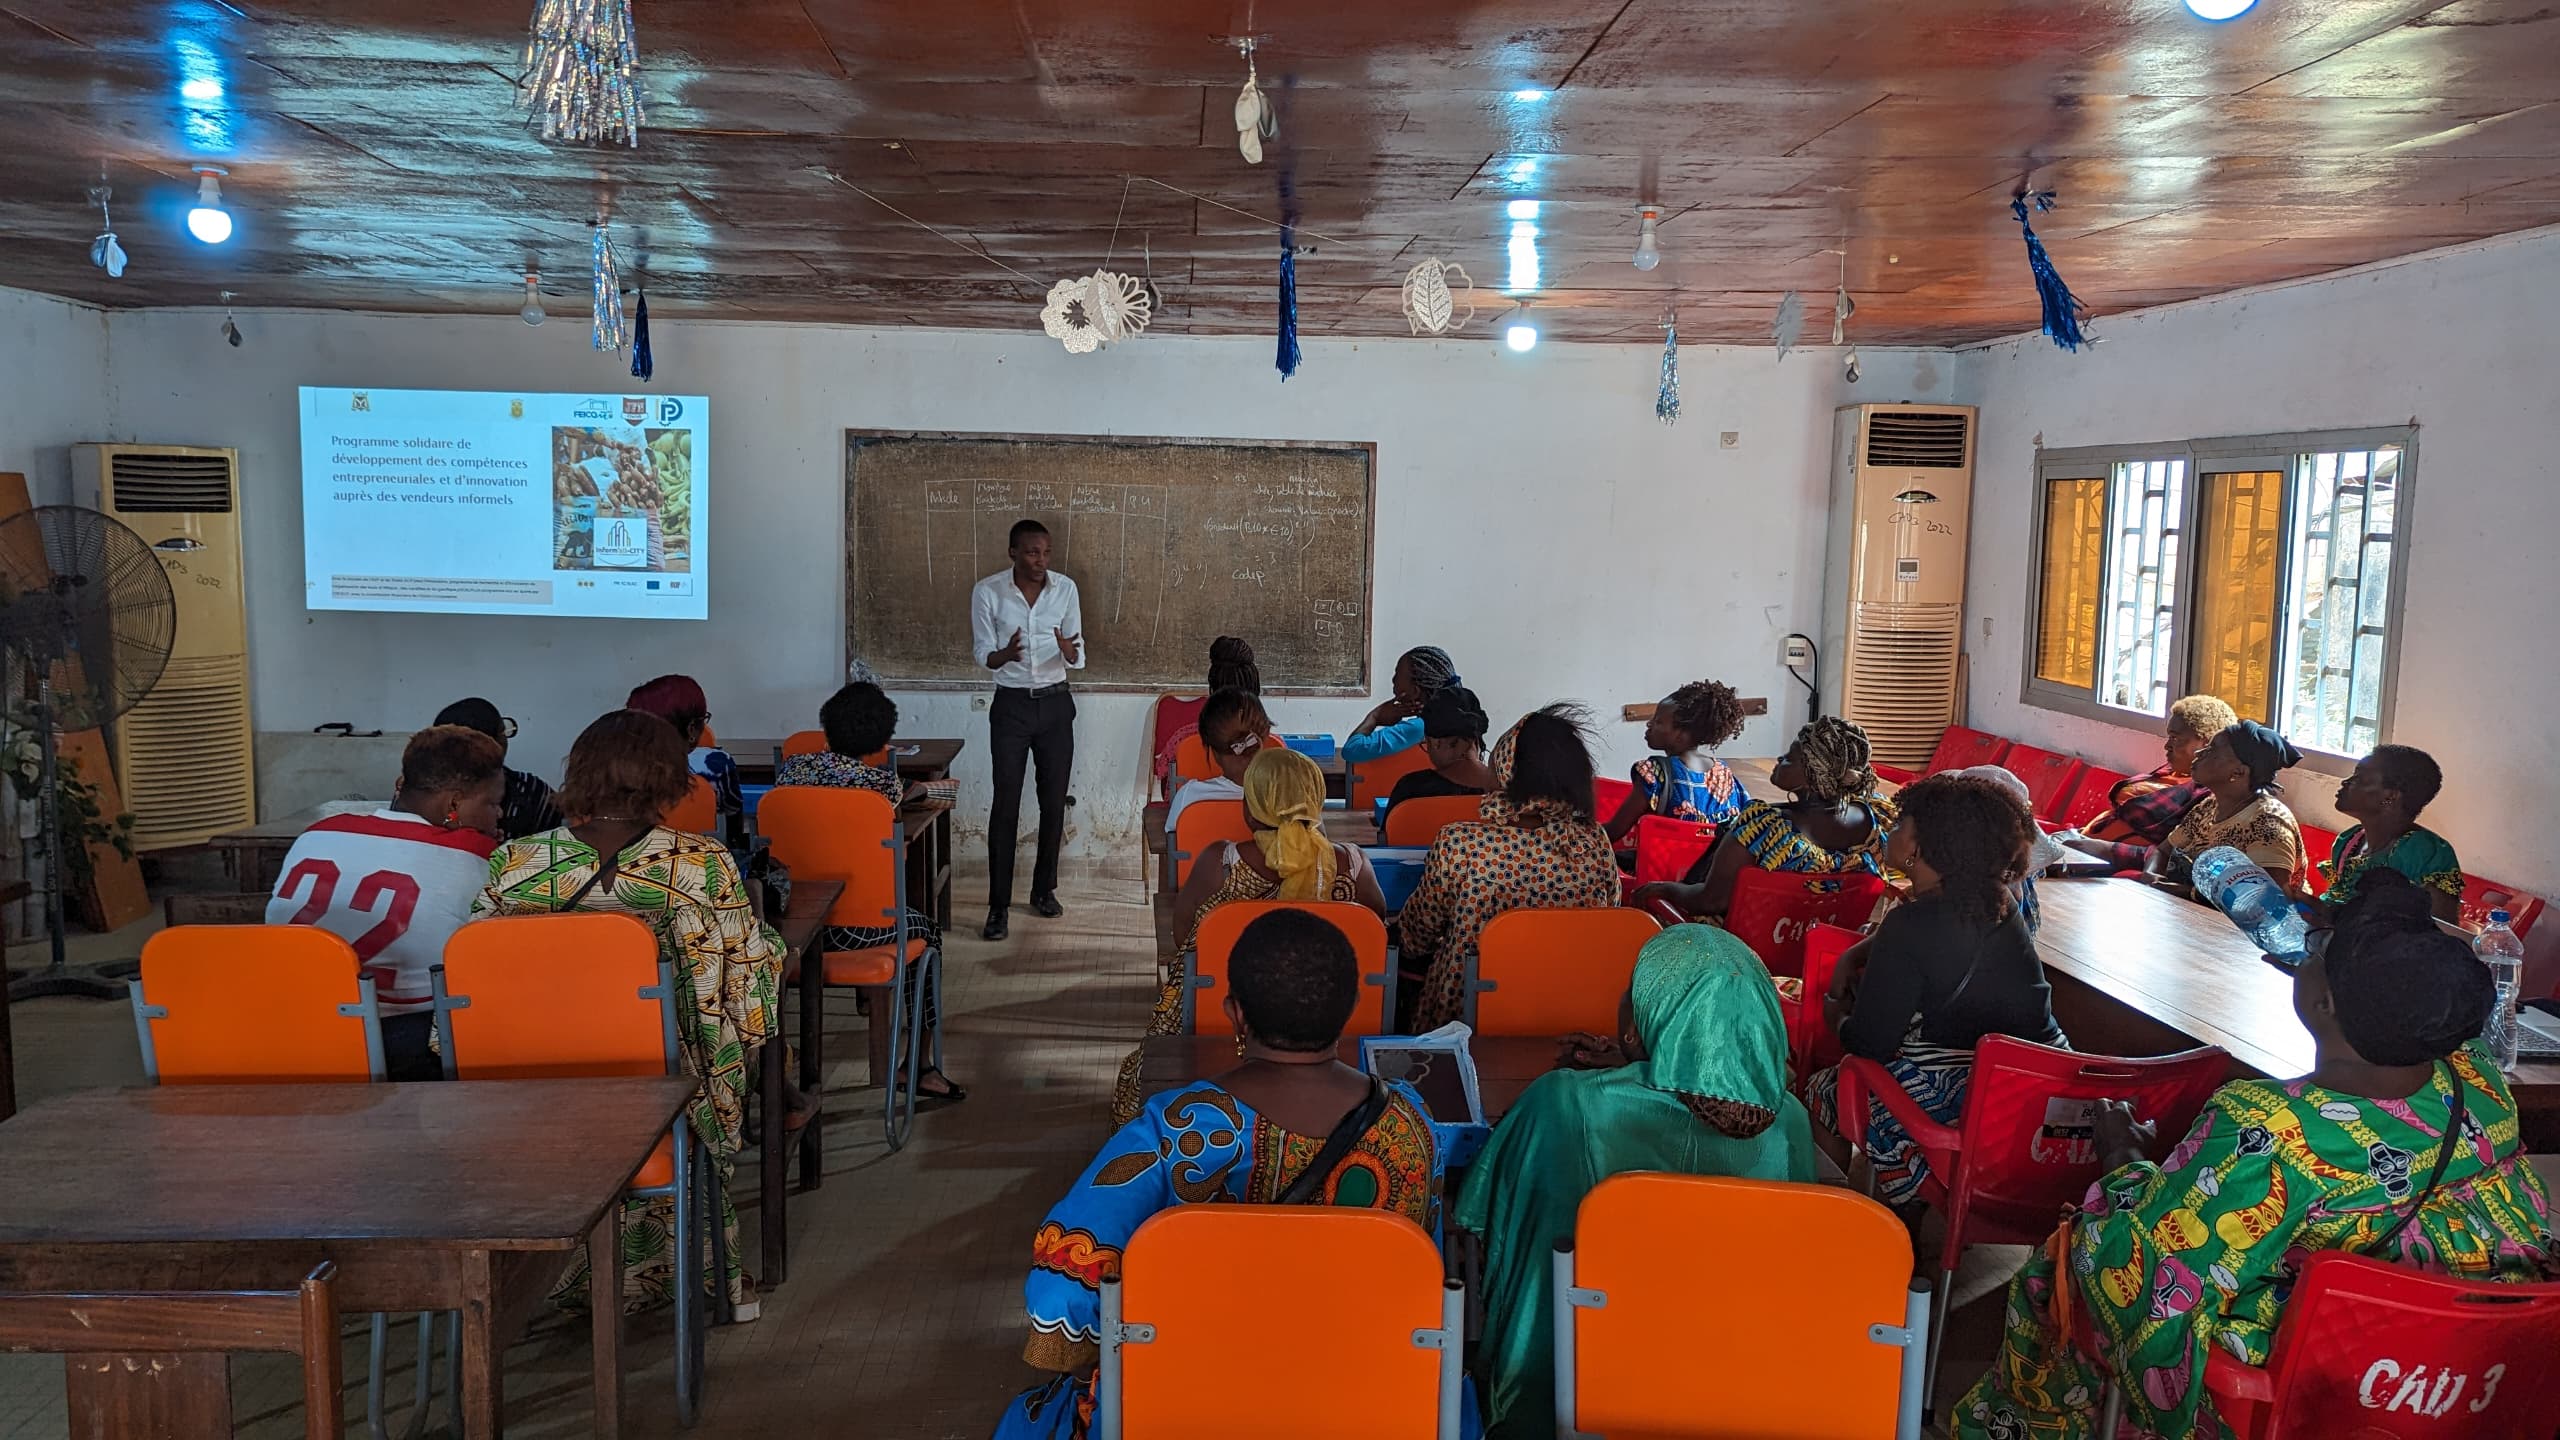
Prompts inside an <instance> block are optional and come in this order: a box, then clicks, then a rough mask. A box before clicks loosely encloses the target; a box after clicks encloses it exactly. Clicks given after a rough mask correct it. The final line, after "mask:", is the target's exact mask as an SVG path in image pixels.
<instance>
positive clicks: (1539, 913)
mask: <svg viewBox="0 0 2560 1440" xmlns="http://www.w3.org/2000/svg"><path fill="white" fill-rule="evenodd" d="M1661 933H1662V923H1661V922H1660V921H1658V920H1656V919H1655V918H1654V917H1653V916H1651V915H1650V914H1647V913H1646V912H1644V911H1642V910H1629V909H1625V908H1622V907H1621V908H1612V909H1606V910H1593V909H1535V910H1505V911H1504V912H1502V913H1501V914H1499V915H1496V916H1495V917H1493V921H1492V923H1491V924H1488V925H1487V926H1485V927H1484V933H1483V934H1482V935H1480V936H1478V937H1477V939H1476V962H1475V963H1476V973H1475V977H1474V983H1473V984H1472V985H1471V986H1470V987H1469V990H1468V999H1469V1001H1470V1004H1469V1009H1470V1011H1471V1012H1472V1013H1470V1014H1469V1015H1468V1016H1467V1017H1466V1019H1467V1023H1468V1024H1470V1025H1473V1026H1474V1027H1475V1029H1476V1033H1477V1034H1479V1035H1563V1034H1568V1033H1570V1032H1573V1031H1577V1030H1579V1031H1587V1032H1589V1033H1591V1034H1594V1035H1607V1034H1610V1033H1611V1032H1613V1031H1615V1030H1616V1029H1617V1028H1618V1000H1619V998H1620V997H1622V996H1624V995H1625V994H1626V993H1627V982H1628V981H1630V980H1632V979H1634V978H1635V973H1636V955H1637V953H1638V952H1639V951H1641V950H1643V949H1644V947H1645V945H1646V944H1647V943H1648V942H1650V941H1651V940H1652V939H1653V937H1655V936H1656V935H1659V934H1661Z"/></svg>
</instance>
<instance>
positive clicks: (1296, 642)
mask: <svg viewBox="0 0 2560 1440" xmlns="http://www.w3.org/2000/svg"><path fill="white" fill-rule="evenodd" d="M1376 473H1377V450H1376V447H1375V446H1372V445H1367V444H1358V443H1334V442H1311V441H1269V440H1174V439H1155V438H1144V437H1131V436H1063V435H962V434H952V433H949V432H888V431H877V430H850V431H847V432H846V435H845V589H846V604H845V641H846V648H847V652H848V654H850V655H853V656H856V657H859V658H861V659H863V660H866V661H868V662H869V663H870V665H871V667H872V668H873V669H874V670H877V671H878V672H879V673H880V675H881V677H882V678H883V679H884V680H886V681H887V682H889V683H890V684H892V685H897V686H905V687H909V688H916V689H969V688H977V687H982V686H985V685H987V684H988V683H990V682H989V680H988V678H987V672H986V670H985V668H984V667H983V666H982V665H980V664H979V663H978V662H977V660H976V659H975V658H974V657H973V656H972V655H971V654H970V636H969V590H970V587H971V586H973V585H975V584H976V583H977V582H978V581H979V580H980V579H982V578H984V577H986V576H988V575H992V574H994V573H996V572H997V571H999V570H1003V569H1005V568H1006V567H1007V565H1008V563H1009V562H1008V561H1007V560H1006V558H1005V542H1006V536H1007V532H1009V531H1010V530H1011V529H1012V528H1013V522H1014V521H1016V520H1020V519H1023V518H1025V517H1028V518H1030V519H1034V520H1038V521H1039V522H1041V523H1042V524H1044V525H1046V526H1048V527H1049V535H1050V562H1049V563H1050V568H1051V569H1053V570H1055V571H1057V572H1059V573H1062V574H1065V575H1068V576H1070V577H1072V578H1073V579H1074V580H1075V582H1076V587H1077V589H1078V591H1079V592H1080V594H1081V597H1082V599H1083V602H1084V623H1085V647H1086V666H1085V668H1084V670H1082V671H1081V672H1078V673H1077V674H1075V675H1074V676H1073V679H1074V681H1075V683H1076V684H1077V685H1078V686H1080V687H1082V688H1086V689H1097V690H1144V691H1161V690H1183V691H1197V690H1198V688H1199V686H1200V683H1201V680H1202V678H1203V676H1204V675H1205V674H1206V672H1207V670H1208V663H1209V661H1208V656H1209V642H1210V641H1211V640H1212V639H1214V638H1216V637H1217V636H1219V635H1222V634H1223V635H1240V636H1243V637H1244V638H1245V639H1246V640H1248V641H1250V642H1252V644H1253V648H1254V651H1255V655H1256V659H1257V660H1258V661H1259V663H1260V665H1261V667H1262V678H1263V688H1264V689H1265V691H1267V692H1275V693H1286V694H1300V695H1367V694H1368V693H1369V597H1370V535H1371V527H1370V519H1371V516H1372V514H1373V513H1374V501H1375V498H1376Z"/></svg>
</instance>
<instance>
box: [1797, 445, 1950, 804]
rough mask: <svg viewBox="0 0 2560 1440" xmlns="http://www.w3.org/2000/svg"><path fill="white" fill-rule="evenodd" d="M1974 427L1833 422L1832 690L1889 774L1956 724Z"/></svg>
mask: <svg viewBox="0 0 2560 1440" xmlns="http://www.w3.org/2000/svg"><path fill="white" fill-rule="evenodd" d="M1974 419H1975V412H1974V408H1973V407H1972V406H1970V405H1844V406H1842V407H1841V408H1840V409H1839V411H1838V412H1837V413H1836V414H1835V416H1834V420H1833V425H1832V446H1831V540H1830V550H1829V557H1828V564H1827V565H1826V567H1825V570H1824V575H1823V596H1822V658H1823V693H1824V696H1825V697H1826V699H1827V701H1828V705H1827V708H1828V709H1829V710H1830V711H1831V712H1832V713H1834V714H1837V715H1840V716H1841V717H1843V718H1845V719H1847V720H1850V721H1852V722H1854V723H1856V724H1857V725H1858V726H1859V727H1861V728H1862V729H1864V730H1865V731H1866V732H1867V738H1868V739H1869V740H1870V741H1872V742H1873V743H1874V745H1875V758H1876V759H1878V760H1881V761H1883V762H1885V763H1886V764H1888V765H1899V766H1903V767H1905V768H1918V767H1919V766H1922V765H1925V764H1927V763H1928V760H1929V755H1930V752H1931V751H1933V750H1935V749H1936V748H1937V745H1938V737H1939V735H1940V734H1941V733H1942V732H1944V731H1945V730H1946V728H1947V727H1948V726H1949V725H1952V724H1954V723H1955V721H1956V719H1957V714H1956V702H1957V697H1958V692H1959V685H1960V681H1961V675H1960V669H1961V661H1962V658H1963V654H1964V567H1965V532H1966V530H1967V529H1968V528H1969V526H1968V524H1967V520H1968V518H1969V517H1970V515H1971V512H1972V507H1973V438H1974Z"/></svg>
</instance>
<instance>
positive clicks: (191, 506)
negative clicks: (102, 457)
mask: <svg viewBox="0 0 2560 1440" xmlns="http://www.w3.org/2000/svg"><path fill="white" fill-rule="evenodd" d="M105 498H106V504H107V508H108V509H109V510H112V511H123V512H127V513H135V514H138V513H143V512H147V511H159V512H171V511H174V512H182V513H189V514H210V515H227V514H229V513H231V506H232V489H231V457H230V456H228V455H175V454H171V453H169V452H167V451H157V452H154V451H146V450H116V451H110V452H108V456H107V493H106V497H105Z"/></svg>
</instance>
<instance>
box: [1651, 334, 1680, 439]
mask: <svg viewBox="0 0 2560 1440" xmlns="http://www.w3.org/2000/svg"><path fill="white" fill-rule="evenodd" d="M1653 418H1654V419H1656V420H1659V421H1661V422H1662V423H1663V424H1665V425H1677V424H1679V423H1680V317H1679V316H1678V315H1677V314H1671V315H1666V316H1664V317H1663V318H1662V386H1661V388H1660V389H1657V390H1655V391H1654V392H1653Z"/></svg>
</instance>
